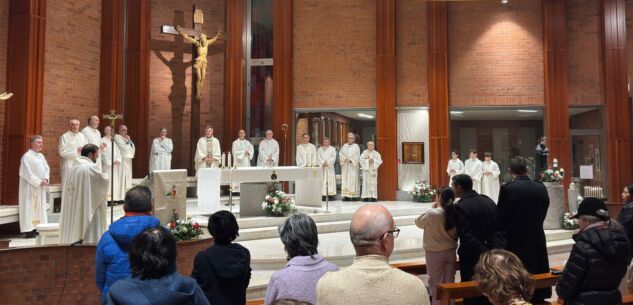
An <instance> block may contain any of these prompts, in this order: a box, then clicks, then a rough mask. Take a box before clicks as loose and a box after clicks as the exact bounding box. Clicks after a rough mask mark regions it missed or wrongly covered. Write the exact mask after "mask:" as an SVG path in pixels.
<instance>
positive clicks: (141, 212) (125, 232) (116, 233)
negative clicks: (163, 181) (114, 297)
mask: <svg viewBox="0 0 633 305" xmlns="http://www.w3.org/2000/svg"><path fill="white" fill-rule="evenodd" d="M123 210H124V211H125V216H123V217H122V218H121V219H119V220H117V221H115V222H114V223H112V224H111V225H110V228H109V229H108V231H106V232H105V233H104V234H103V236H102V237H101V239H100V240H99V244H98V245H97V255H96V258H95V263H96V272H95V277H96V282H97V287H98V288H99V290H101V293H102V294H106V293H107V292H108V289H109V288H110V287H111V286H112V284H114V282H116V281H118V280H120V279H124V278H126V277H128V276H129V275H130V274H131V271H130V262H129V261H128V247H129V246H130V243H131V242H132V240H133V239H134V237H136V236H137V235H138V234H140V233H141V232H143V231H145V229H148V228H153V227H157V226H159V225H160V220H158V218H156V217H154V216H151V212H152V193H151V192H150V191H149V189H148V188H147V187H145V186H135V187H133V188H131V189H130V190H129V191H127V193H125V205H124V206H123Z"/></svg>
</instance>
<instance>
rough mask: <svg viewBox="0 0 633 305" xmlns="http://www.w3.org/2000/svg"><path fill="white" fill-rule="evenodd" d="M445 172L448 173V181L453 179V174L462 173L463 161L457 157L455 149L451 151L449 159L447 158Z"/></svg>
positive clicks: (457, 153)
mask: <svg viewBox="0 0 633 305" xmlns="http://www.w3.org/2000/svg"><path fill="white" fill-rule="evenodd" d="M446 173H447V174H448V181H453V180H452V179H453V176H456V175H459V174H462V173H464V162H462V160H460V159H459V151H458V150H457V149H455V150H453V151H452V152H451V159H450V160H448V166H447V167H446Z"/></svg>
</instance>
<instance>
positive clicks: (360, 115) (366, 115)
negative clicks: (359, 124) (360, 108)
mask: <svg viewBox="0 0 633 305" xmlns="http://www.w3.org/2000/svg"><path fill="white" fill-rule="evenodd" d="M358 116H359V117H361V118H366V119H373V118H374V117H373V116H371V115H369V114H364V113H359V114H358Z"/></svg>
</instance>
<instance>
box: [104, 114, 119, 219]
mask: <svg viewBox="0 0 633 305" xmlns="http://www.w3.org/2000/svg"><path fill="white" fill-rule="evenodd" d="M103 119H104V120H109V121H110V129H111V130H112V132H113V133H114V125H115V122H116V120H123V115H122V114H117V113H116V112H115V111H114V110H110V113H109V114H104V115H103ZM110 138H111V139H110V140H111V143H110V145H112V146H111V147H112V148H111V150H112V156H111V157H112V159H110V160H112V162H114V136H111V137H110ZM113 222H114V164H112V166H110V223H113Z"/></svg>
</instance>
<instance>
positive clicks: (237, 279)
mask: <svg viewBox="0 0 633 305" xmlns="http://www.w3.org/2000/svg"><path fill="white" fill-rule="evenodd" d="M208 228H209V234H211V236H213V243H214V244H213V245H212V246H211V247H209V248H207V249H206V250H204V251H201V252H200V253H198V255H196V258H195V259H194V262H193V271H192V272H191V277H193V278H194V279H196V281H197V282H198V285H200V288H202V291H204V294H205V295H206V297H207V299H208V300H209V303H213V304H214V305H238V304H239V305H243V304H246V288H248V283H249V282H250V279H251V267H250V264H251V254H250V252H249V251H248V249H246V248H244V247H243V246H241V245H239V244H235V243H232V242H233V241H234V240H235V238H237V236H239V234H238V231H239V226H238V224H237V220H235V216H233V214H231V213H230V212H229V211H219V212H216V213H214V214H212V215H211V216H209V224H208Z"/></svg>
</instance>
